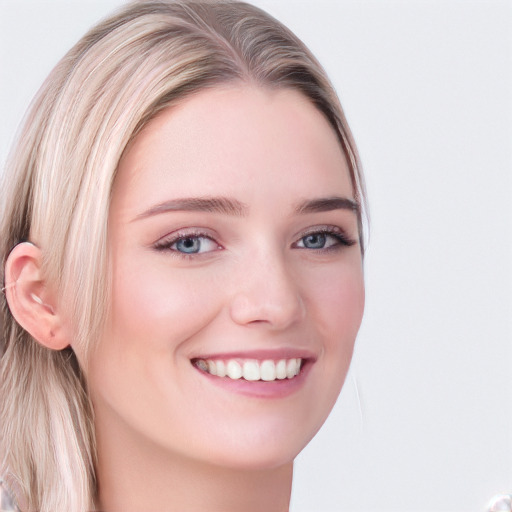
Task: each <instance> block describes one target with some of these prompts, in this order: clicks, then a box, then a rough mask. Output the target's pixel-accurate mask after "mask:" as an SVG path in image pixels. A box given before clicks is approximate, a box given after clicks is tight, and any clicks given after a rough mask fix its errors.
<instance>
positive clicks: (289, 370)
mask: <svg viewBox="0 0 512 512" xmlns="http://www.w3.org/2000/svg"><path fill="white" fill-rule="evenodd" d="M297 361H298V359H288V362H287V363H286V376H287V377H288V378H289V379H293V377H295V375H297V373H299V369H300V366H298V365H297Z"/></svg>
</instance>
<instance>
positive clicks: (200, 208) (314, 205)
mask: <svg viewBox="0 0 512 512" xmlns="http://www.w3.org/2000/svg"><path fill="white" fill-rule="evenodd" d="M333 210H349V211H352V212H354V213H355V214H358V213H359V210H360V207H359V205H358V204H357V203H356V202H355V201H354V200H352V199H348V198H347V197H338V196H334V197H322V198H318V199H309V200H305V201H302V202H300V203H299V204H298V205H297V206H296V207H295V213H298V214H308V213H319V212H329V211H333ZM179 211H182V212H183V211H185V212H186V211H188V212H208V213H221V214H224V215H232V216H235V217H244V216H246V215H247V214H248V212H249V207H248V206H247V205H246V204H245V203H242V202H241V201H238V200H237V199H232V198H228V197H185V198H180V199H169V200H167V201H164V202H162V203H159V204H157V205H155V206H152V207H151V208H149V209H148V210H145V211H144V212H142V213H140V214H139V215H137V216H136V217H135V218H134V219H133V220H138V219H145V218H147V217H152V216H154V215H159V214H161V213H168V212H179Z"/></svg>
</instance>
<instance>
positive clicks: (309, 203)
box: [295, 196, 361, 215]
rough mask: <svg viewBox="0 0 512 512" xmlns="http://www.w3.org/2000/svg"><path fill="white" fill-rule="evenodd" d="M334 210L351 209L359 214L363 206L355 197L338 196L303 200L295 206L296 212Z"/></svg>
mask: <svg viewBox="0 0 512 512" xmlns="http://www.w3.org/2000/svg"><path fill="white" fill-rule="evenodd" d="M332 210H350V211H352V212H354V213H355V214H356V215H359V212H360V210H361V208H360V207H359V205H358V204H357V203H356V202H355V201H354V200H353V199H349V198H348V197H338V196H333V197H322V198H319V199H311V200H306V201H302V202H301V203H299V204H298V205H297V207H296V208H295V211H296V213H318V212H330V211H332Z"/></svg>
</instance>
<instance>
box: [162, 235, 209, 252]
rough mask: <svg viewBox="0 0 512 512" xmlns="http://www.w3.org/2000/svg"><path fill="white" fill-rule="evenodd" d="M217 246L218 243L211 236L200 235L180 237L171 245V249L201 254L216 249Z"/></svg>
mask: <svg viewBox="0 0 512 512" xmlns="http://www.w3.org/2000/svg"><path fill="white" fill-rule="evenodd" d="M217 248H218V245H217V244H216V243H215V242H214V241H213V240H212V239H211V238H208V237H205V236H198V235H190V236H184V237H181V238H178V239H177V240H176V241H174V242H173V243H172V244H171V245H170V246H169V249H171V250H174V251H178V252H182V253H183V254H199V253H202V252H210V251H214V250H215V249H217Z"/></svg>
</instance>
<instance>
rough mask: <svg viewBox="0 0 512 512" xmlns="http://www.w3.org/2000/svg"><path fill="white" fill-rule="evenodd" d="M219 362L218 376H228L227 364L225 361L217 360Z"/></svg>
mask: <svg viewBox="0 0 512 512" xmlns="http://www.w3.org/2000/svg"><path fill="white" fill-rule="evenodd" d="M216 364H217V377H225V376H226V365H225V364H224V361H216Z"/></svg>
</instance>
